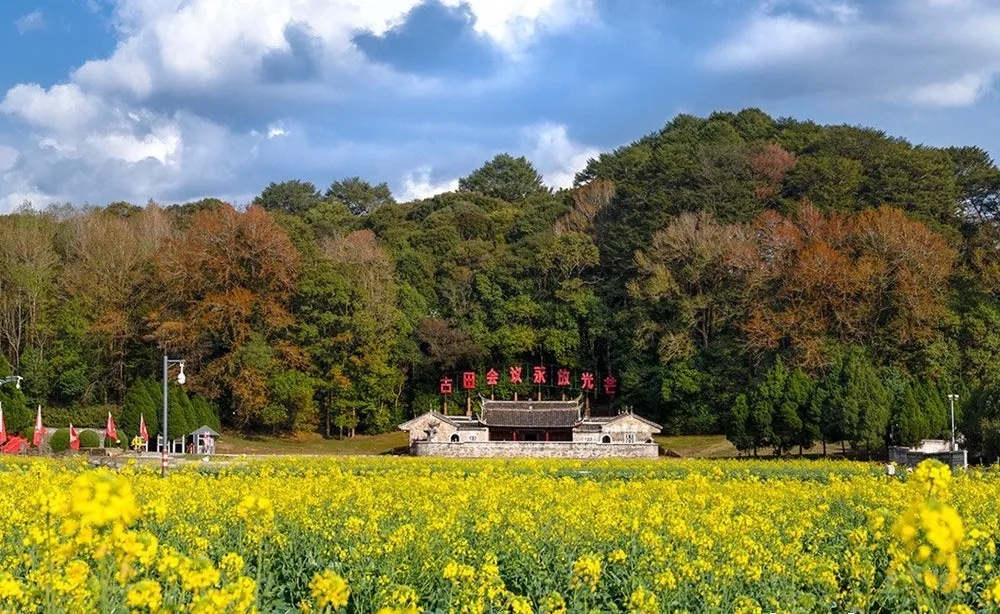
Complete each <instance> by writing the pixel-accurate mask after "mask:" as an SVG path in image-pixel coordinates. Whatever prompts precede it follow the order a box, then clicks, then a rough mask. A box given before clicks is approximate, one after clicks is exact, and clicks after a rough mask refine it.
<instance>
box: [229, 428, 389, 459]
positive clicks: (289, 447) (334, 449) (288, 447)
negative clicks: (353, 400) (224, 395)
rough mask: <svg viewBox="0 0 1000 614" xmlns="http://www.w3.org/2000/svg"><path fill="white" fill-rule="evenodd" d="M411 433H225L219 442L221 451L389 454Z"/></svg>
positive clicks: (239, 452) (343, 454)
mask: <svg viewBox="0 0 1000 614" xmlns="http://www.w3.org/2000/svg"><path fill="white" fill-rule="evenodd" d="M407 437H408V435H407V434H406V433H405V432H403V431H393V432H390V433H383V434H381V435H355V436H354V437H351V438H349V439H326V438H324V437H323V436H322V435H319V434H317V433H298V434H297V435H295V436H294V437H255V438H252V439H247V438H245V437H242V436H240V435H238V434H236V433H232V432H228V431H227V432H225V433H223V434H222V438H221V439H219V441H218V442H217V443H216V446H215V451H216V452H217V453H219V454H317V455H327V456H329V455H336V456H358V455H371V454H389V453H391V452H392V451H394V450H396V449H397V448H405V447H406V446H407V443H408V439H407Z"/></svg>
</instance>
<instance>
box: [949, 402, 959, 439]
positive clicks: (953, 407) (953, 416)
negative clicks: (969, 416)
mask: <svg viewBox="0 0 1000 614" xmlns="http://www.w3.org/2000/svg"><path fill="white" fill-rule="evenodd" d="M956 399H958V395H957V394H949V395H948V400H949V401H951V449H952V451H953V452H954V451H955V450H957V449H958V445H957V444H956V443H955V400H956Z"/></svg>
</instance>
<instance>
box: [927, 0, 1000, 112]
mask: <svg viewBox="0 0 1000 614" xmlns="http://www.w3.org/2000/svg"><path fill="white" fill-rule="evenodd" d="M939 1H940V0H939ZM991 82H992V77H984V76H982V75H964V76H962V77H959V78H958V79H956V80H954V81H948V82H944V83H933V84H931V85H926V86H923V87H918V88H917V89H916V90H915V91H914V92H913V93H912V94H910V99H911V100H912V101H913V102H915V103H917V104H921V105H928V106H939V107H964V106H968V105H970V104H972V103H974V102H976V100H978V99H979V97H980V96H981V95H982V94H983V92H985V91H987V90H988V89H989V87H990V85H991Z"/></svg>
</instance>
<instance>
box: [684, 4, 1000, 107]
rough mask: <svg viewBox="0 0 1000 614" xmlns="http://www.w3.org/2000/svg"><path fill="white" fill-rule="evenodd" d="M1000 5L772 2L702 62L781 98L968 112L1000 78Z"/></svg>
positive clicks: (762, 6)
mask: <svg viewBox="0 0 1000 614" xmlns="http://www.w3.org/2000/svg"><path fill="white" fill-rule="evenodd" d="M998 32H1000V4H997V3H996V2H992V1H989V0H886V1H885V2H877V3H875V2H867V3H863V2H854V3H848V2H830V3H826V2H818V1H817V0H771V1H768V2H764V3H762V4H761V5H760V7H759V8H758V9H757V10H756V11H755V12H754V13H753V14H752V15H751V16H750V18H749V19H748V20H747V21H746V22H745V23H744V24H743V25H741V27H739V28H738V29H737V31H735V32H734V33H733V34H732V35H731V36H729V37H728V38H727V39H726V40H724V41H722V42H721V43H719V44H717V45H715V46H714V47H713V48H712V49H710V50H709V51H708V52H707V53H706V54H705V55H704V57H703V61H704V65H705V66H706V67H707V68H709V69H710V70H713V71H716V72H718V73H722V74H728V75H730V76H732V77H734V78H737V79H740V78H743V79H756V80H763V81H764V82H765V83H766V85H767V86H770V87H771V88H772V91H775V92H777V93H779V94H780V95H812V94H818V93H829V92H837V93H839V94H842V95H849V96H853V97H863V98H869V99H880V100H884V101H890V102H895V103H903V104H911V105H918V106H935V107H953V106H967V105H970V104H973V103H975V102H976V101H977V100H980V99H981V98H982V97H983V96H985V95H986V94H987V93H988V92H989V91H990V90H991V88H992V86H993V82H994V80H995V78H996V75H997V74H998V73H1000V35H998V34H997V33H998Z"/></svg>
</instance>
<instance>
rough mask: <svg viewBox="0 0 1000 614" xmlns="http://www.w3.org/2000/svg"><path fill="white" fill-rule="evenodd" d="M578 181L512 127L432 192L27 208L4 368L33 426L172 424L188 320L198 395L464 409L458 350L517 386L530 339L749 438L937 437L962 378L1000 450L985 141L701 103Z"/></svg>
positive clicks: (332, 418) (347, 408) (192, 386)
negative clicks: (162, 400) (445, 395)
mask: <svg viewBox="0 0 1000 614" xmlns="http://www.w3.org/2000/svg"><path fill="white" fill-rule="evenodd" d="M576 184H577V187H575V188H574V189H572V190H563V191H559V192H555V193H553V192H552V191H550V190H548V189H546V188H545V187H544V186H543V185H542V182H541V178H540V176H539V175H538V173H537V172H536V171H535V169H534V168H533V167H532V166H531V164H530V162H529V161H527V160H525V159H523V158H513V157H511V156H507V155H500V156H497V157H496V158H495V159H493V160H492V161H490V162H488V163H486V164H485V165H484V166H483V167H481V168H480V169H478V170H477V171H475V172H473V173H472V174H470V175H469V176H468V177H465V178H463V179H462V180H461V181H460V183H459V190H458V191H457V192H454V193H448V194H441V195H439V196H436V197H434V198H431V199H428V200H422V201H416V202H408V203H397V202H395V200H394V199H393V197H392V194H391V193H390V191H389V189H388V188H387V187H386V185H385V184H380V185H374V186H373V185H371V184H370V183H368V182H366V181H362V180H360V179H358V178H351V179H344V180H340V181H335V182H334V183H333V184H332V185H331V186H330V187H329V189H327V190H325V191H320V190H318V189H316V187H315V186H313V185H312V184H310V183H308V182H303V181H286V182H283V183H272V184H271V185H269V186H268V187H267V188H266V189H265V190H264V191H263V192H262V193H261V194H260V195H259V196H258V197H257V198H256V199H255V200H254V203H253V205H252V206H250V207H247V208H246V209H245V210H236V209H234V208H232V207H230V206H229V205H227V204H225V203H222V202H221V201H217V200H213V199H209V200H203V201H199V202H195V203H188V204H184V205H174V206H167V207H161V206H156V205H154V204H150V205H147V206H145V207H137V206H134V205H132V204H128V203H113V204H111V205H108V206H107V207H103V208H74V207H71V206H61V207H51V208H49V209H47V210H46V211H45V212H41V213H38V212H33V211H31V210H24V211H20V212H18V213H15V214H12V215H8V216H4V217H2V218H0V250H2V262H0V347H2V359H0V375H6V374H8V373H9V372H17V373H19V374H20V375H22V376H23V377H24V378H25V380H24V386H23V389H22V390H21V391H16V390H14V389H13V387H12V386H9V385H7V386H3V387H2V388H0V400H2V401H3V403H4V409H5V412H6V416H7V420H8V425H13V426H12V427H9V428H20V427H22V426H26V425H27V424H28V423H29V422H30V420H31V412H29V410H28V409H27V407H28V406H31V407H34V405H35V404H36V403H41V404H42V405H43V407H46V408H57V409H54V410H53V412H54V415H57V416H58V418H57V419H58V420H63V419H65V420H68V419H74V423H76V422H77V421H78V420H80V421H84V422H85V421H87V420H91V421H93V420H99V419H100V416H102V415H103V414H102V413H101V411H103V409H102V410H101V411H98V410H95V409H93V407H94V406H96V405H104V404H108V405H112V406H120V405H123V404H124V407H123V408H122V409H121V414H120V416H121V425H120V426H121V427H122V428H125V429H126V432H133V431H134V430H135V424H133V423H134V422H135V423H137V421H138V413H139V412H140V411H141V412H142V413H144V415H145V418H146V420H147V421H149V422H151V430H152V429H155V428H156V426H157V425H156V418H155V413H156V412H155V410H150V408H151V407H154V408H155V407H156V405H157V403H158V402H159V399H158V396H157V395H158V394H159V392H158V389H157V387H156V386H154V385H152V384H153V382H154V381H158V379H159V377H160V369H161V359H162V348H167V349H168V350H169V352H170V355H171V356H172V357H180V358H184V359H186V360H187V373H188V385H187V386H186V391H187V395H189V396H190V398H189V399H188V401H186V402H188V403H189V405H190V406H192V407H195V406H197V407H200V408H201V409H199V410H198V411H199V412H202V413H204V407H205V406H206V405H207V404H205V403H204V402H203V401H204V400H208V401H210V402H211V403H212V404H214V406H215V407H216V408H217V409H218V411H219V414H220V416H221V418H222V421H223V423H224V424H228V425H230V426H232V427H236V428H241V429H246V430H270V431H273V430H293V429H318V430H320V431H325V432H338V431H340V430H341V429H347V430H351V429H354V428H355V427H356V428H358V429H361V430H362V431H365V432H377V431H384V430H387V429H392V428H394V427H395V425H396V424H397V423H398V422H400V421H402V420H404V419H406V418H407V417H409V416H411V415H413V414H415V413H422V412H424V411H426V410H427V409H429V408H431V407H440V402H441V397H440V396H439V395H438V386H439V380H440V379H441V378H442V377H443V376H449V377H453V378H455V379H456V394H455V395H453V404H454V403H456V402H457V403H459V404H461V405H464V400H465V393H464V392H459V389H460V386H459V384H460V379H461V374H462V373H463V372H465V371H472V372H475V373H477V374H478V379H477V390H476V392H481V393H483V394H488V393H489V388H488V387H487V386H486V382H485V378H484V374H485V373H486V372H487V371H488V370H489V369H491V368H495V369H496V370H497V371H499V372H501V373H502V374H503V375H504V377H501V379H500V383H499V385H498V386H497V389H496V392H497V394H503V395H508V394H512V393H513V392H514V387H513V386H512V385H511V384H510V383H509V378H508V377H506V374H507V368H508V367H509V366H512V365H523V366H524V368H525V369H526V373H528V374H529V376H530V372H531V369H532V367H533V366H536V365H543V366H547V367H551V368H552V369H553V371H552V372H554V370H555V369H556V368H559V367H562V368H565V369H568V370H570V372H571V373H572V374H573V378H572V385H571V386H570V387H569V388H562V389H560V388H557V387H555V386H551V384H554V382H552V381H549V382H547V384H549V386H547V387H546V388H544V389H543V392H544V394H546V395H547V396H549V397H552V398H556V397H558V396H559V395H561V394H563V393H566V394H571V395H575V394H578V393H579V383H580V379H579V377H578V376H579V375H580V374H581V373H582V372H584V371H590V372H594V373H595V374H597V375H598V378H600V377H603V376H604V375H607V374H612V375H614V376H616V377H617V378H618V390H617V395H616V396H615V397H614V398H613V404H612V403H610V401H612V400H611V399H609V398H608V397H607V396H606V395H603V394H601V393H602V392H603V389H601V387H600V386H598V388H599V390H598V391H597V392H598V394H597V395H596V396H595V398H594V400H595V403H596V405H597V409H598V410H604V411H618V410H620V409H621V408H623V407H631V408H634V410H635V411H636V412H638V413H641V414H643V415H645V416H647V417H650V418H652V419H655V420H659V421H661V422H663V423H664V424H665V425H666V426H667V429H668V430H670V431H674V432H726V433H727V434H728V435H729V437H730V439H732V440H733V441H734V442H735V443H736V444H737V446H738V447H740V448H741V449H751V448H755V447H772V446H776V447H778V448H779V449H782V450H791V449H794V448H797V447H798V446H799V445H809V444H811V443H812V442H815V441H820V440H823V441H840V440H842V439H848V440H850V441H851V442H852V443H853V444H855V445H856V446H859V447H867V448H873V447H878V446H881V445H883V444H884V443H885V442H886V441H887V440H888V439H891V440H892V441H896V442H913V441H915V440H917V439H919V438H921V437H928V436H933V435H940V434H942V433H943V432H945V431H949V430H950V424H949V423H948V418H947V406H946V404H947V394H949V393H957V394H959V395H960V396H959V402H958V406H957V408H956V409H957V412H958V414H959V420H960V423H961V430H962V432H963V433H964V435H965V436H966V438H967V440H968V442H969V445H970V446H972V448H973V451H974V453H982V454H987V455H992V456H995V455H997V454H1000V404H998V402H1000V399H998V395H997V390H998V388H1000V332H998V326H1000V304H998V300H1000V298H998V296H1000V295H998V289H1000V266H998V263H1000V251H998V250H1000V243H998V238H1000V237H998V235H1000V233H998V227H997V208H998V207H1000V170H998V169H997V167H996V166H995V165H994V163H993V161H992V160H991V159H990V157H989V155H988V154H987V153H986V152H984V151H982V150H980V149H976V148H971V147H955V148H948V149H936V148H929V147H919V146H913V145H911V144H910V143H908V142H906V141H905V140H902V139H899V138H893V137H890V136H887V135H885V134H884V133H882V132H879V131H877V130H872V129H866V128H856V127H848V126H820V125H817V124H814V123H811V122H802V121H796V120H790V119H781V120H775V119H773V118H771V117H768V116H767V115H765V114H764V113H762V112H760V111H758V110H755V109H748V110H744V111H741V112H739V113H735V114H734V113H716V114H713V115H711V116H710V117H708V118H698V117H693V116H689V115H681V116H678V117H677V118H675V119H674V120H673V121H671V122H670V123H669V124H667V125H666V126H665V127H664V128H663V129H662V130H660V131H659V132H656V133H653V134H650V135H648V136H646V137H644V138H642V139H640V140H639V141H636V142H635V143H632V144H630V145H627V146H624V147H621V148H619V149H617V150H615V151H613V152H609V153H606V154H602V155H601V156H600V157H599V158H598V159H596V160H592V161H591V162H590V163H589V164H588V166H587V168H586V169H585V170H584V171H583V172H581V173H580V174H579V176H578V177H577V181H576ZM525 382H526V383H525V384H524V385H522V386H520V387H519V388H517V390H518V391H519V392H521V393H522V394H530V393H532V391H536V390H537V388H536V387H534V386H532V385H531V384H530V377H526V378H525ZM173 396H175V395H172V398H173ZM176 396H181V395H176ZM58 408H62V409H58ZM115 411H117V409H116V410H115ZM151 411H152V413H153V414H154V415H153V416H152V417H151V415H150V412H151ZM190 412H194V410H193V409H192V410H190ZM190 412H189V413H190ZM194 413H198V412H194ZM74 416H75V418H74ZM94 416H96V418H95V417H94ZM197 419H200V418H196V417H194V415H192V416H191V417H190V420H191V421H195V420H197ZM46 421H47V422H52V420H49V419H47V420H46ZM84 425H85V424H84ZM130 429H131V430H130Z"/></svg>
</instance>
